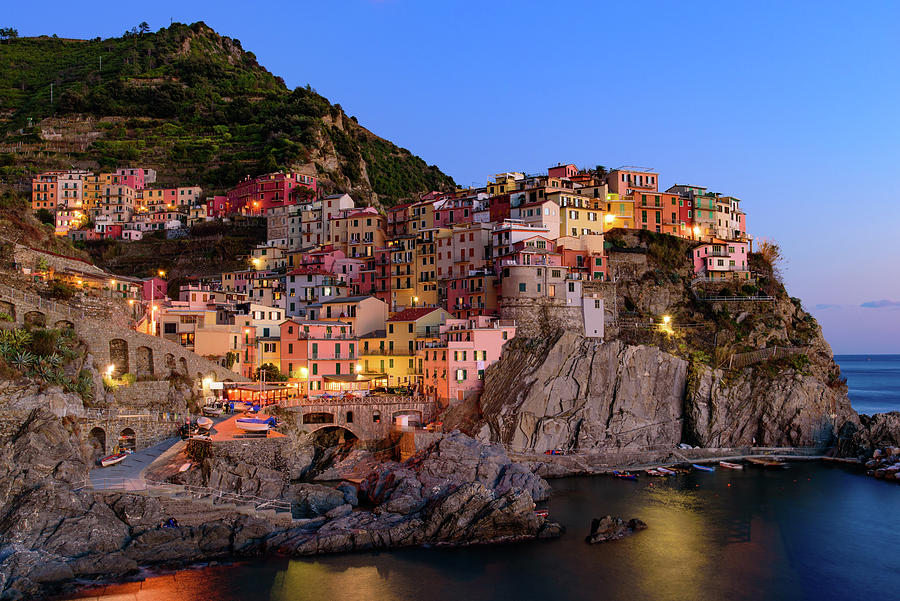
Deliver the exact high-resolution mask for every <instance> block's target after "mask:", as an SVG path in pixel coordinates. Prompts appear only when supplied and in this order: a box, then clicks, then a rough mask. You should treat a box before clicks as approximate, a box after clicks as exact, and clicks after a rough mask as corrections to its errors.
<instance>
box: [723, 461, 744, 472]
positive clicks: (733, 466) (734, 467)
mask: <svg viewBox="0 0 900 601" xmlns="http://www.w3.org/2000/svg"><path fill="white" fill-rule="evenodd" d="M719 465H721V466H722V467H724V468H725V469H729V470H742V469H744V466H743V465H741V464H740V463H731V462H730V461H720V462H719Z"/></svg>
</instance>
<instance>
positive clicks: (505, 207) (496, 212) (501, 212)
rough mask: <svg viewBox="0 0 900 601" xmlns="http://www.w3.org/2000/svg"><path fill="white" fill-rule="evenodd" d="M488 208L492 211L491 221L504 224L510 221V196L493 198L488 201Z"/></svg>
mask: <svg viewBox="0 0 900 601" xmlns="http://www.w3.org/2000/svg"><path fill="white" fill-rule="evenodd" d="M488 207H489V209H490V211H491V221H492V222H494V223H503V222H504V221H505V220H506V219H509V194H500V195H498V196H491V198H490V199H489V200H488Z"/></svg>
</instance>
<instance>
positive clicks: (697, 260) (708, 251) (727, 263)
mask: <svg viewBox="0 0 900 601" xmlns="http://www.w3.org/2000/svg"><path fill="white" fill-rule="evenodd" d="M692 252H693V258H694V273H696V274H697V275H698V276H702V277H707V278H710V279H750V267H749V257H748V253H749V244H748V243H747V242H739V241H735V240H719V239H717V238H714V239H713V240H712V242H708V243H706V244H701V245H700V246H697V247H696V248H694V250H693V251H692Z"/></svg>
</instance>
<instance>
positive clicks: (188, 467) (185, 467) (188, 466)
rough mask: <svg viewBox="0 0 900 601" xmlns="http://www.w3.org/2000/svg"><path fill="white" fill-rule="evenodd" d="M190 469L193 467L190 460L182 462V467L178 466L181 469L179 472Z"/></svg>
mask: <svg viewBox="0 0 900 601" xmlns="http://www.w3.org/2000/svg"><path fill="white" fill-rule="evenodd" d="M189 469H191V462H190V461H188V462H187V463H184V464H182V465H181V467H180V468H178V471H179V472H186V471H188V470H189Z"/></svg>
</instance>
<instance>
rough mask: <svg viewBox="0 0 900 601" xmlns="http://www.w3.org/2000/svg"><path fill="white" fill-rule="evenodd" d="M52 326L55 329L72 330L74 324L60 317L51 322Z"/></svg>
mask: <svg viewBox="0 0 900 601" xmlns="http://www.w3.org/2000/svg"><path fill="white" fill-rule="evenodd" d="M53 327H54V328H56V329H57V330H74V329H75V324H74V323H72V322H71V321H69V320H68V319H60V320H59V321H57V322H56V323H55V324H53Z"/></svg>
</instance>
